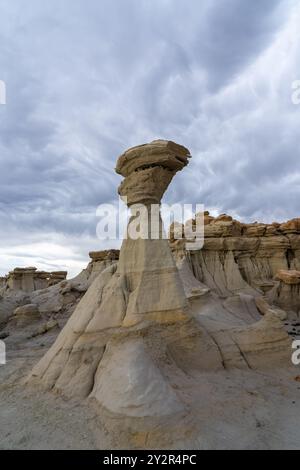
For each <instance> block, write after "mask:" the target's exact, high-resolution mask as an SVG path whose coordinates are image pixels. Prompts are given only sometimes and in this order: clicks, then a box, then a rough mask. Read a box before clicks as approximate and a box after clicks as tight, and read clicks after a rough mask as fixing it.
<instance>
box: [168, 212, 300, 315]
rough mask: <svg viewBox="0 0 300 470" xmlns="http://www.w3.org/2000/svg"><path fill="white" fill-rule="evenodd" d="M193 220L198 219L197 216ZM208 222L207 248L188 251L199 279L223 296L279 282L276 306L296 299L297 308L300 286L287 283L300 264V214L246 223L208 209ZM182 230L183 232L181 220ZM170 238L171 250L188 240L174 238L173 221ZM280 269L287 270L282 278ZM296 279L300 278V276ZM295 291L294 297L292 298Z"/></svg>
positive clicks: (253, 291)
mask: <svg viewBox="0 0 300 470" xmlns="http://www.w3.org/2000/svg"><path fill="white" fill-rule="evenodd" d="M189 223H192V224H194V225H195V223H196V222H195V219H194V220H192V221H191V222H189ZM204 224H205V226H204V237H205V238H204V246H203V249H202V250H199V251H190V252H189V256H188V259H189V263H190V266H191V268H192V270H193V272H194V274H195V276H196V278H197V279H198V280H199V281H201V282H203V283H204V284H206V285H207V286H209V287H210V288H211V289H212V290H213V291H214V292H216V293H217V294H218V295H220V296H221V297H224V298H225V297H228V296H230V295H232V294H234V293H236V292H245V293H248V294H249V293H250V294H252V295H255V296H257V294H258V293H260V294H263V295H265V294H267V293H268V292H270V291H272V290H273V288H275V290H276V289H277V291H278V292H277V294H275V293H274V292H273V295H272V296H271V297H272V299H273V301H274V302H275V303H277V305H278V306H280V307H282V308H284V307H286V309H287V310H289V309H290V308H291V307H292V308H295V305H296V308H297V311H298V310H299V307H298V305H299V295H298V293H297V292H298V290H299V289H298V288H296V287H294V288H291V287H289V288H286V287H284V285H285V284H289V283H288V281H287V279H288V278H290V277H291V274H288V272H290V273H293V272H294V271H295V270H296V271H297V270H300V219H293V220H290V221H288V222H286V223H282V224H278V223H273V224H262V223H257V222H256V223H252V224H245V223H241V222H239V221H237V220H234V219H233V218H232V217H231V216H229V215H226V214H222V215H220V216H219V217H216V218H214V217H212V216H211V215H210V214H209V212H205V213H204ZM177 230H178V227H177ZM179 230H180V229H179ZM181 230H182V231H183V233H184V227H183V226H182V227H181ZM170 238H171V247H172V250H173V251H176V250H177V249H179V250H180V249H181V246H182V244H183V245H184V240H176V239H175V238H174V226H172V227H171V237H170ZM280 272H285V273H287V274H286V275H285V277H282V276H281V278H280ZM278 276H279V277H278ZM292 278H293V275H292ZM278 281H281V283H280V282H279V283H278ZM292 283H293V284H295V285H297V284H298V282H297V280H296V281H295V283H294V282H292ZM280 285H281V288H280V289H279V290H280V292H279V290H278V286H279V287H280ZM292 291H293V292H292ZM271 297H270V296H269V298H270V299H271ZM292 297H293V299H294V300H293V301H292V303H291V302H288V301H287V299H288V298H290V299H291V298H292ZM296 298H298V300H297V301H296V302H295V299H296Z"/></svg>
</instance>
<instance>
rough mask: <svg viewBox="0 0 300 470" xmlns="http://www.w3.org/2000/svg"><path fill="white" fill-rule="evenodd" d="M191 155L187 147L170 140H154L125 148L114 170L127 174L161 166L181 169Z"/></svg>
mask: <svg viewBox="0 0 300 470" xmlns="http://www.w3.org/2000/svg"><path fill="white" fill-rule="evenodd" d="M190 157H191V155H190V152H189V150H188V149H187V148H185V147H183V146H182V145H178V144H176V143H175V142H172V141H171V140H154V141H153V142H150V143H149V144H143V145H138V146H136V147H132V148H130V149H129V150H126V152H124V153H123V154H122V155H121V156H120V157H119V158H118V162H117V166H116V172H117V173H119V174H120V175H122V176H125V177H126V176H128V175H130V174H131V173H133V172H134V171H137V170H141V169H144V168H149V167H151V166H161V167H164V168H167V169H169V170H173V171H174V172H176V171H180V170H182V168H184V167H185V166H186V165H187V164H188V163H189V162H188V159H189V158H190Z"/></svg>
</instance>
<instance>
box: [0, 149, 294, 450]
mask: <svg viewBox="0 0 300 470" xmlns="http://www.w3.org/2000/svg"><path fill="white" fill-rule="evenodd" d="M189 160H190V154H189V151H188V150H187V149H186V148H185V147H182V146H180V145H177V144H175V143H173V142H170V141H162V140H158V141H154V142H151V143H150V144H145V145H141V146H138V147H134V148H132V149H129V150H128V151H126V152H125V153H124V154H123V155H121V157H120V158H119V159H118V161H117V166H116V171H117V172H118V173H119V174H120V175H122V176H123V177H124V180H123V182H122V183H121V185H120V187H119V194H120V196H122V197H124V196H126V197H127V204H128V206H129V207H131V206H132V205H133V204H143V205H144V206H146V207H147V208H148V211H147V213H146V216H145V217H146V218H148V215H149V211H150V207H151V204H154V203H155V204H160V202H161V199H162V197H163V194H164V192H165V191H166V190H167V188H168V186H169V184H170V183H171V181H172V179H173V177H175V175H176V172H177V171H181V170H184V167H185V166H186V165H187V164H188V163H189ZM190 164H191V165H192V160H191V163H190ZM173 184H176V182H174V183H173ZM202 216H203V217H204V224H205V225H204V246H203V248H202V249H199V250H188V249H187V246H188V245H187V240H186V239H185V238H181V239H177V237H176V233H177V232H178V229H179V231H181V232H183V236H184V234H185V232H184V227H182V226H180V227H178V224H173V225H172V226H171V227H170V236H169V239H165V238H163V237H158V238H157V239H151V238H150V239H138V240H133V239H131V238H130V237H128V238H127V239H125V240H124V241H123V244H122V247H121V250H120V251H118V250H108V251H99V252H92V253H90V255H89V256H90V262H89V263H88V265H87V267H86V269H84V270H83V271H82V272H81V273H79V274H78V276H76V277H75V278H73V279H67V273H65V272H52V273H46V272H41V271H38V270H37V269H36V268H34V267H24V268H16V269H14V270H13V271H11V272H10V273H8V275H7V276H5V277H3V278H1V279H0V339H1V340H2V341H4V342H5V345H6V351H7V363H6V364H5V365H1V366H0V422H1V426H0V448H2V449H128V448H129V449H144V448H152V449H154V448H169V449H278V448H280V449H297V448H299V447H300V428H299V422H300V406H299V396H300V366H296V365H293V364H292V361H291V356H292V353H293V349H292V341H293V340H295V339H297V338H299V339H300V319H299V312H300V219H293V220H289V221H287V222H286V223H273V224H263V223H259V222H254V223H251V224H245V223H242V222H241V221H237V220H234V219H233V218H232V217H230V216H229V215H226V214H222V215H220V216H218V217H212V216H211V215H210V214H209V213H208V212H205V213H204V214H202ZM197 217H198V215H196V216H195V220H191V221H188V222H187V223H186V225H187V224H189V225H190V226H193V225H195V222H196V218H197ZM130 223H131V220H130V221H129V225H130ZM145 224H146V220H145ZM162 230H163V228H162V223H161V224H160V234H161V233H162Z"/></svg>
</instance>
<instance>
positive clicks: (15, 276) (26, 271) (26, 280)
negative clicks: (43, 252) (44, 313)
mask: <svg viewBox="0 0 300 470" xmlns="http://www.w3.org/2000/svg"><path fill="white" fill-rule="evenodd" d="M66 277H67V272H66V271H55V272H49V273H48V272H46V271H38V270H37V268H35V267H28V268H15V269H14V270H13V271H11V272H10V273H9V274H8V275H7V276H5V277H2V278H1V279H0V289H2V293H3V292H4V291H5V290H10V291H23V292H28V293H30V292H34V291H36V290H40V289H46V288H47V287H49V286H52V285H55V284H58V283H59V282H61V281H64V280H65V279H66Z"/></svg>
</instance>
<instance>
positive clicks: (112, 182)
mask: <svg viewBox="0 0 300 470" xmlns="http://www.w3.org/2000/svg"><path fill="white" fill-rule="evenodd" d="M0 80H4V81H5V83H6V87H7V104H6V105H5V106H4V105H0V273H1V274H4V273H6V272H7V271H8V270H10V269H12V268H13V267H15V266H28V265H36V266H38V267H39V268H42V269H47V270H51V269H57V268H64V269H65V268H66V269H68V271H69V272H70V274H71V275H73V274H75V273H77V272H78V271H79V270H80V269H81V268H82V267H84V266H85V265H86V264H87V261H88V251H90V250H92V249H100V248H101V247H104V246H107V242H103V241H100V240H98V239H97V237H96V224H97V221H98V219H97V217H96V208H97V206H98V205H99V204H101V203H103V202H116V188H117V185H118V184H119V182H120V177H119V176H117V175H116V174H115V173H114V166H115V162H116V159H117V157H118V156H119V155H120V154H121V153H122V152H123V151H124V150H125V149H127V148H128V147H130V146H133V145H137V144H140V143H144V142H148V141H151V140H153V139H157V138H164V139H171V140H174V141H176V142H178V143H180V144H183V145H185V146H187V147H188V148H189V149H190V151H191V153H192V155H193V158H192V160H191V162H190V165H189V167H188V168H187V169H186V170H185V171H183V172H182V173H180V174H178V175H177V177H176V179H175V180H174V182H173V185H172V187H170V189H169V191H168V193H167V195H166V198H165V201H166V202H172V203H173V202H178V201H182V202H186V203H197V202H198V203H204V204H205V206H206V208H207V209H209V210H211V211H212V212H213V213H214V214H218V213H223V212H227V213H230V214H232V215H234V216H236V217H238V218H240V219H242V220H245V221H254V220H261V221H267V222H271V221H273V220H285V219H289V218H293V217H297V216H299V212H300V211H299V198H300V150H299V149H300V139H299V135H300V105H298V106H297V105H295V104H293V103H292V100H291V94H292V88H291V87H292V83H293V82H294V81H295V80H300V1H299V0H282V1H280V0H251V1H249V0H201V1H199V0H189V1H186V0H51V1H50V2H45V1H43V0H26V2H24V0H0ZM117 245H118V242H115V241H114V242H110V246H117Z"/></svg>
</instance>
